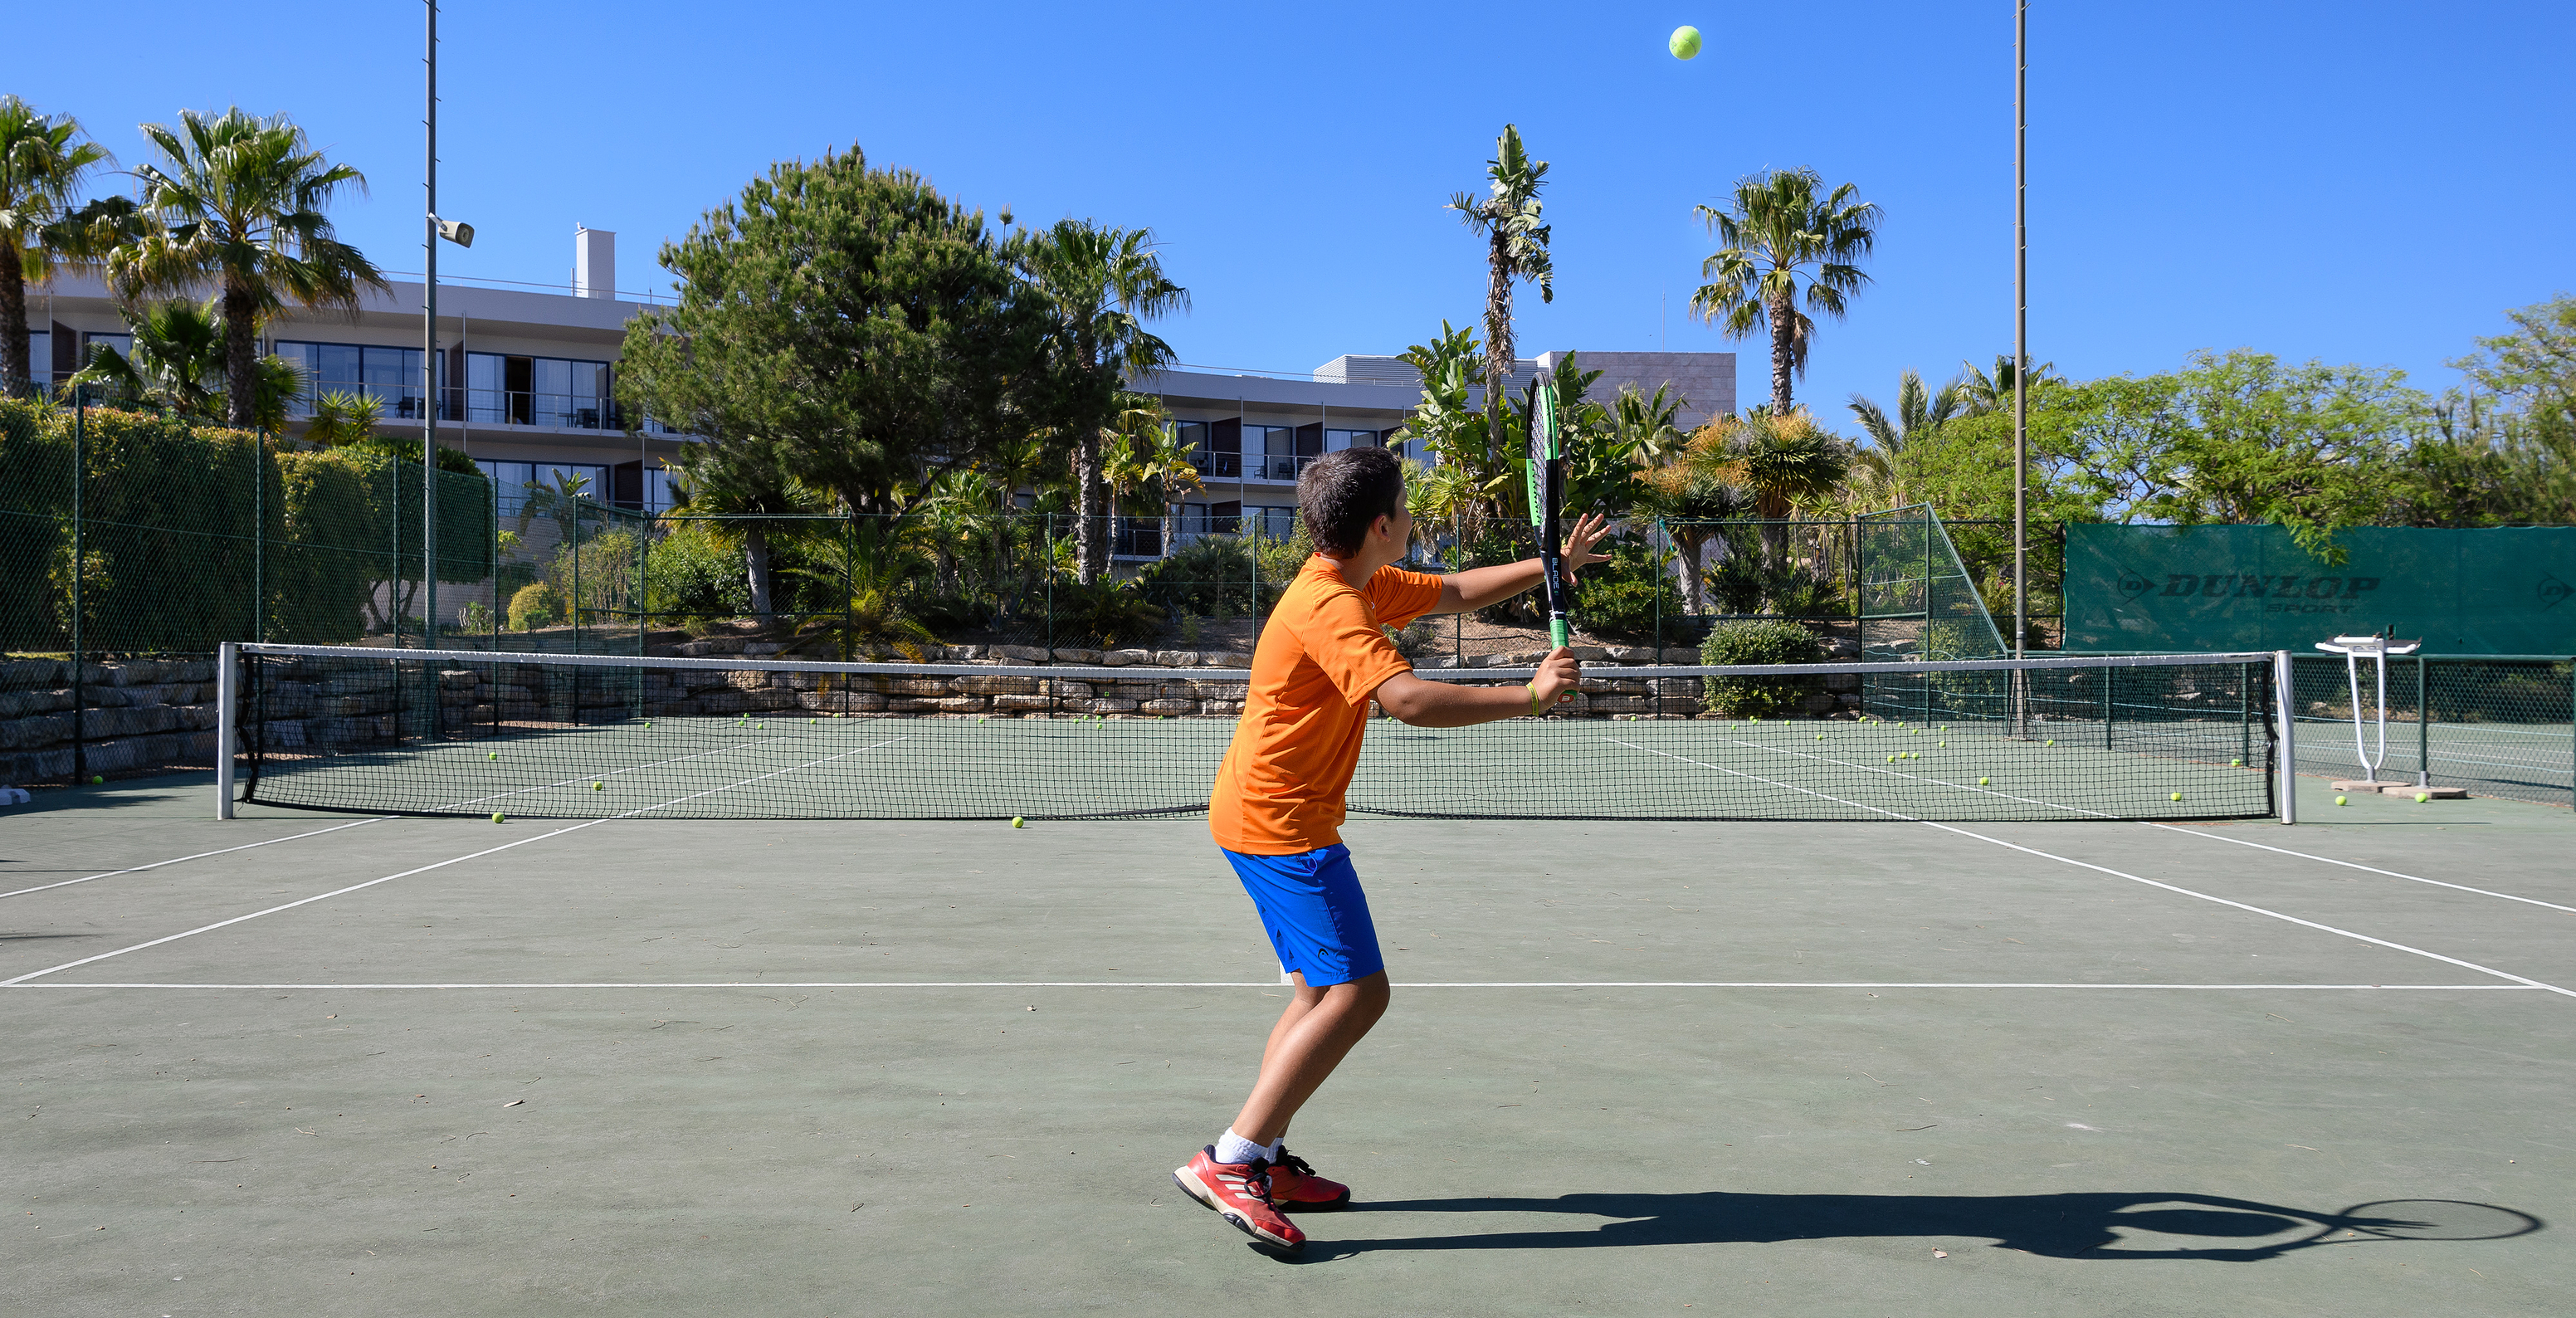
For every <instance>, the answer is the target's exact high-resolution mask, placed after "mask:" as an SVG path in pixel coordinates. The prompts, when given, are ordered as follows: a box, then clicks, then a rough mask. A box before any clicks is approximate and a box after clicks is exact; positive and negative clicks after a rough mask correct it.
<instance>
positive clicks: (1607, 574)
mask: <svg viewBox="0 0 2576 1318" xmlns="http://www.w3.org/2000/svg"><path fill="white" fill-rule="evenodd" d="M1602 548H1604V549H1607V550H1608V551H1609V552H1610V561H1609V562H1607V563H1595V564H1593V565H1591V566H1590V567H1587V568H1585V569H1583V571H1582V572H1581V573H1579V574H1577V575H1576V577H1575V579H1574V621H1575V623H1576V624H1577V625H1578V626H1580V627H1582V628H1583V630H1585V631H1587V632H1590V633H1592V634H1593V635H1595V636H1613V637H1622V638H1628V639H1635V640H1651V639H1652V638H1653V637H1654V635H1655V623H1656V620H1657V619H1658V618H1659V617H1660V618H1663V619H1666V620H1671V619H1675V618H1678V617H1680V616H1681V612H1682V597H1681V592H1680V591H1678V590H1676V589H1674V587H1673V578H1672V574H1671V573H1670V572H1669V571H1667V570H1659V569H1658V567H1657V565H1656V563H1655V556H1654V553H1653V551H1652V550H1649V549H1648V548H1647V547H1646V546H1645V545H1643V544H1640V543H1637V542H1635V541H1632V540H1617V541H1612V542H1610V543H1608V544H1605V545H1603V546H1602ZM1659 603H1660V605H1661V608H1660V609H1658V607H1657V605H1658V604H1659Z"/></svg>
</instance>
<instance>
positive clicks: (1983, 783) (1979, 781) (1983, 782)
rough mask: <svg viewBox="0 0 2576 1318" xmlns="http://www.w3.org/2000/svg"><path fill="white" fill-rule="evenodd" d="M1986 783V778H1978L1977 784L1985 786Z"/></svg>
mask: <svg viewBox="0 0 2576 1318" xmlns="http://www.w3.org/2000/svg"><path fill="white" fill-rule="evenodd" d="M1985 785H1986V780H1985V779H1983V778H1980V779H1978V780H1977V786H1979V787H1983V786H1985Z"/></svg>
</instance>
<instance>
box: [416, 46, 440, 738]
mask: <svg viewBox="0 0 2576 1318" xmlns="http://www.w3.org/2000/svg"><path fill="white" fill-rule="evenodd" d="M426 7H427V8H428V10H429V53H428V64H429V89H428V97H429V101H428V105H427V107H426V109H427V114H426V117H425V119H424V123H425V124H426V125H427V127H428V129H429V133H428V142H429V145H428V156H427V160H426V163H425V164H424V166H423V173H422V187H423V189H424V190H425V192H426V193H427V202H426V206H425V208H424V210H423V212H422V213H423V215H424V216H426V218H425V219H423V220H422V222H421V244H420V245H421V248H422V250H423V252H424V253H425V254H426V256H427V259H428V264H427V265H425V266H423V267H422V271H423V274H422V276H421V298H420V398H421V409H420V590H421V596H420V600H421V604H420V608H421V614H420V617H421V624H422V625H421V641H422V643H423V644H425V645H427V646H428V647H429V648H431V649H433V650H434V649H437V648H438V643H437V640H436V639H435V638H436V637H437V635H438V0H426ZM430 668H431V673H430V676H429V699H430V701H431V702H432V703H431V704H430V706H429V717H430V718H432V719H433V720H434V719H436V718H437V716H438V706H437V704H436V701H437V699H438V675H437V671H436V669H437V665H435V664H432V665H430Z"/></svg>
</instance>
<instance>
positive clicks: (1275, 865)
mask: <svg viewBox="0 0 2576 1318" xmlns="http://www.w3.org/2000/svg"><path fill="white" fill-rule="evenodd" d="M1218 850H1220V851H1224V850H1225V849H1224V848H1223V847H1219V848H1218ZM1225 858H1226V860H1227V862H1228V863H1230V864H1232V865H1233V866H1234V874H1235V877H1236V878H1239V879H1241V880H1243V890H1244V891H1245V892H1247V893H1249V894H1251V896H1252V904H1253V906H1254V907H1256V908H1257V909H1259V910H1260V912H1261V927H1262V928H1263V929H1266V930H1268V931H1269V933H1270V946H1271V947H1272V948H1274V949H1276V950H1277V951H1278V953H1279V964H1280V966H1281V967H1282V968H1284V969H1287V970H1292V971H1295V972H1296V973H1298V974H1300V975H1303V976H1305V977H1306V984H1307V987H1309V988H1329V987H1331V986H1332V985H1335V984H1347V983H1350V982H1351V981H1352V980H1355V979H1366V978H1368V977H1369V976H1371V975H1374V974H1376V973H1378V972H1379V971H1381V970H1384V969H1386V958H1385V957H1383V956H1380V955H1379V954H1378V950H1377V926H1376V925H1375V924H1374V923H1372V922H1371V921H1370V920H1369V908H1368V894H1366V893H1363V892H1361V891H1360V876H1359V871H1357V870H1354V869H1352V868H1351V849H1350V848H1349V847H1346V846H1343V845H1342V844H1340V843H1338V842H1336V843H1334V844H1333V845H1331V846H1329V847H1319V848H1317V849H1315V850H1313V851H1301V852H1298V853H1297V854H1295V855H1293V856H1247V855H1245V854H1243V853H1242V852H1240V851H1226V853H1225Z"/></svg>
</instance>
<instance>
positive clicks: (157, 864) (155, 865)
mask: <svg viewBox="0 0 2576 1318" xmlns="http://www.w3.org/2000/svg"><path fill="white" fill-rule="evenodd" d="M388 818H391V816H388V815H378V816H376V817H375V818H373V819H360V820H355V821H352V822H350V823H346V824H333V825H332V826H330V827H329V828H317V829H315V830H313V831H312V832H310V833H298V834H295V835H294V836H293V837H273V838H270V839H268V841H266V842H245V843H243V844H241V845H240V846H237V847H225V848H223V849H222V850H219V851H200V852H198V853H197V854H196V855H193V856H173V857H171V858H170V859H168V860H156V861H154V862H152V863H151V864H149V865H135V866H131V867H128V868H126V869H121V870H109V871H107V872H106V873H104V874H89V875H83V876H82V877H80V878H77V879H65V880H63V881H62V882H60V883H41V884H38V885H36V886H35V887H33V888H18V889H14V890H12V891H9V892H0V897H16V896H20V895H22V894H25V893H30V892H44V891H46V890H48V889H51V888H68V887H70V886H72V885H73V884H75V883H87V882H89V881H90V880H92V879H112V878H115V877H116V876H117V875H119V874H140V873H142V872H143V871H145V870H157V869H159V868H161V867H162V866H164V865H176V864H178V863H180V862H181V861H189V860H204V859H205V858H206V857H208V856H222V855H228V854H230V853H232V852H235V851H248V850H250V849H251V848H253V847H266V846H273V845H275V844H277V843H280V842H293V841H296V840H297V839H299V838H308V837H320V836H322V835H323V834H325V833H337V832H339V831H340V830H341V829H344V828H356V827H358V826H359V825H361V824H381V823H383V822H385V820H386V819H388Z"/></svg>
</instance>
